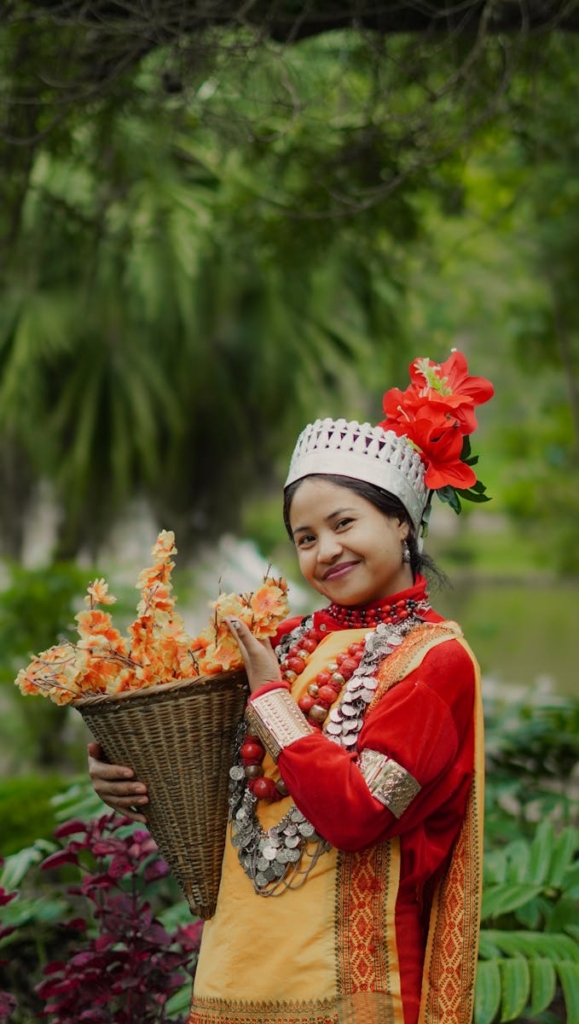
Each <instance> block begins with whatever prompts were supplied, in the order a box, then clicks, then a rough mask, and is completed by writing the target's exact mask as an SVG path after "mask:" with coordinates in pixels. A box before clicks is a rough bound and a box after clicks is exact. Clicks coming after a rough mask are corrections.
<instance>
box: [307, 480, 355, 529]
mask: <svg viewBox="0 0 579 1024" xmlns="http://www.w3.org/2000/svg"><path fill="white" fill-rule="evenodd" d="M346 508H348V509H362V508H365V509H373V508H374V506H373V505H372V504H371V503H370V502H369V501H367V500H366V498H362V496H361V495H360V494H356V492H355V491H352V490H351V489H350V488H349V487H341V486H340V485H339V484H335V483H333V482H331V481H329V480H323V479H321V478H319V477H316V479H314V480H307V479H306V480H303V481H302V483H301V484H300V485H299V487H298V488H297V490H296V492H295V494H294V497H293V501H292V504H291V509H290V522H291V525H292V527H293V528H294V529H295V527H296V526H298V525H304V524H305V525H307V524H310V523H311V522H312V521H313V520H314V519H317V518H325V517H326V516H328V515H332V513H333V512H337V511H338V510H341V509H346Z"/></svg>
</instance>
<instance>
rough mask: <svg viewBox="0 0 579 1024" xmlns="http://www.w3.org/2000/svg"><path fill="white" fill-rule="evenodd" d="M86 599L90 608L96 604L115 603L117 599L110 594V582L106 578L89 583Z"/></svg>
mask: <svg viewBox="0 0 579 1024" xmlns="http://www.w3.org/2000/svg"><path fill="white" fill-rule="evenodd" d="M84 600H85V604H88V606H89V608H94V606H95V604H114V603H115V601H116V600H117V599H116V597H113V595H112V594H109V585H108V583H107V582H106V581H105V580H104V579H100V580H93V582H92V583H89V585H88V587H87V596H86V597H85V599H84Z"/></svg>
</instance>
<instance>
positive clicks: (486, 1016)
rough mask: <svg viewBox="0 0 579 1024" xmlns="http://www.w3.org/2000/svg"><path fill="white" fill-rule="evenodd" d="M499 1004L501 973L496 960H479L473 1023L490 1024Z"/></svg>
mask: <svg viewBox="0 0 579 1024" xmlns="http://www.w3.org/2000/svg"><path fill="white" fill-rule="evenodd" d="M500 1005H501V975H500V970H499V965H498V963H497V961H496V960H481V961H480V962H479V965H478V968H477V972H476V988H475V995H474V1024H492V1021H493V1020H494V1019H495V1017H496V1015H497V1013H498V1012H499V1007H500Z"/></svg>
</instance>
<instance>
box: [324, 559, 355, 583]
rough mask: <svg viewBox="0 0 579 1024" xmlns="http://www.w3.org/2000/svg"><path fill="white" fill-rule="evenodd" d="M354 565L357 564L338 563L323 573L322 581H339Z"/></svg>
mask: <svg viewBox="0 0 579 1024" xmlns="http://www.w3.org/2000/svg"><path fill="white" fill-rule="evenodd" d="M356 565H358V562H339V563H338V564H337V565H333V566H332V567H331V569H328V571H327V572H325V573H324V577H323V578H324V581H326V580H337V579H341V577H342V576H347V574H348V573H349V572H350V570H351V569H353V568H354V567H355V566H356Z"/></svg>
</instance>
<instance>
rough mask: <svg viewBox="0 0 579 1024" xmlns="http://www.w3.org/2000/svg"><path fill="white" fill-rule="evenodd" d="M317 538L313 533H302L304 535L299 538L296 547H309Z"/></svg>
mask: <svg viewBox="0 0 579 1024" xmlns="http://www.w3.org/2000/svg"><path fill="white" fill-rule="evenodd" d="M315 539H316V538H315V537H314V535H313V533H302V535H301V536H300V537H299V538H298V540H296V547H297V548H307V547H310V545H312V544H313V543H314V542H315Z"/></svg>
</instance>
